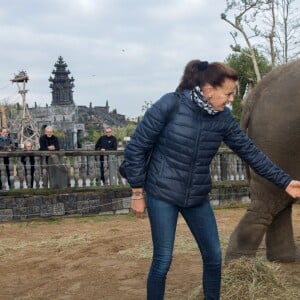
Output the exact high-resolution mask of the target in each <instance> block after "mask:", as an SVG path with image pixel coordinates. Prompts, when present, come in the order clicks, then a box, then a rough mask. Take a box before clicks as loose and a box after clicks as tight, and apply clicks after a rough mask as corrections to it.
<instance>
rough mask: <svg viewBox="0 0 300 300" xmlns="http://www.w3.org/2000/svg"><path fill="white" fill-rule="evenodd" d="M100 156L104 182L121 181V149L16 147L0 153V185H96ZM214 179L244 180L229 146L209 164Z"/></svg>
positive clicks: (122, 183)
mask: <svg viewBox="0 0 300 300" xmlns="http://www.w3.org/2000/svg"><path fill="white" fill-rule="evenodd" d="M100 156H102V157H103V162H102V163H103V167H104V177H105V184H107V185H113V186H115V185H124V184H126V180H124V179H123V178H122V177H121V176H120V174H119V173H118V166H119V164H120V163H121V161H122V160H123V157H124V153H123V151H79V150H77V151H76V150H75V151H56V152H50V151H27V152H24V151H15V152H1V153H0V172H1V177H0V179H1V183H2V184H1V186H0V188H2V189H3V190H10V189H28V188H31V187H32V188H35V189H44V188H49V187H54V188H59V187H67V186H68V187H86V186H99V185H103V184H104V183H103V182H101V174H100V165H101V161H100ZM210 170H211V176H212V180H213V182H222V181H244V180H245V167H244V164H243V162H242V161H241V159H240V158H239V157H238V156H236V155H235V154H234V153H233V152H232V151H230V150H228V149H221V150H220V151H219V152H218V153H217V154H216V156H215V157H214V159H213V161H212V163H211V166H210Z"/></svg>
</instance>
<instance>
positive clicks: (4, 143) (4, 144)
mask: <svg viewBox="0 0 300 300" xmlns="http://www.w3.org/2000/svg"><path fill="white" fill-rule="evenodd" d="M13 149H14V146H13V141H12V139H11V138H10V136H9V133H8V130H7V128H2V130H1V134H0V151H9V152H10V151H12V150H13ZM4 165H5V170H6V176H7V182H8V186H9V188H11V182H10V171H9V159H8V157H7V156H6V157H4ZM0 190H2V181H1V174H0Z"/></svg>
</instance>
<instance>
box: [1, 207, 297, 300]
mask: <svg viewBox="0 0 300 300" xmlns="http://www.w3.org/2000/svg"><path fill="white" fill-rule="evenodd" d="M244 212H245V208H237V209H232V208H231V209H218V210H215V214H216V218H217V222H218V226H219V232H220V239H221V242H222V247H223V248H224V249H225V247H226V246H227V243H228V238H229V235H230V233H231V232H232V230H233V229H234V227H235V226H236V224H237V223H238V221H239V219H240V218H241V216H242V215H243V214H244ZM293 222H294V233H295V238H296V242H297V245H298V246H299V247H300V205H295V207H294V210H293ZM223 252H225V251H223ZM258 255H259V256H264V246H263V245H262V246H261V247H260V250H259V253H258ZM150 258H151V243H150V232H149V224H148V220H147V219H143V220H140V219H136V218H135V217H133V216H128V215H127V216H125V215H123V216H101V217H99V216H97V217H85V218H61V219H56V220H35V221H28V222H9V223H0V299H1V300H2V299H5V300H10V299H15V300H21V299H22V300H23V299H43V300H44V299H59V300H60V299H61V300H62V299H64V300H67V299H72V300H73V299H75V300H77V299H92V300H93V299H107V300H127V299H128V300H139V299H145V282H146V276H147V271H148V267H149V263H150ZM281 269H282V270H283V271H284V272H285V273H286V276H288V278H290V280H291V282H293V285H294V286H295V287H297V288H298V289H299V295H300V264H299V263H289V264H281ZM200 283H201V259H200V255H199V254H198V250H197V248H196V245H195V243H194V241H193V238H192V236H191V234H190V232H189V230H188V228H187V226H186V224H185V223H184V221H183V220H182V219H181V218H180V219H179V220H178V230H177V238H176V245H175V253H174V259H173V263H172V266H171V270H170V272H169V275H168V281H167V289H166V299H170V300H171V299H172V300H177V299H178V300H179V299H180V300H181V299H188V297H189V295H191V293H192V291H193V290H194V289H195V288H196V287H197V286H199V285H200ZM299 299H300V296H299Z"/></svg>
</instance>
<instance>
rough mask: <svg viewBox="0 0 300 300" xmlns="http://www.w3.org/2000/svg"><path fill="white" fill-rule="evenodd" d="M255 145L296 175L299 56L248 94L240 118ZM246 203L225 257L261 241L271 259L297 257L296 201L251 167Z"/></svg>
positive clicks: (247, 251) (252, 252) (253, 249)
mask: <svg viewBox="0 0 300 300" xmlns="http://www.w3.org/2000/svg"><path fill="white" fill-rule="evenodd" d="M240 125H241V128H242V130H244V131H245V132H246V133H247V135H248V136H249V138H250V139H251V140H252V141H253V143H254V144H255V145H257V146H258V148H259V149H260V150H262V151H263V152H264V153H265V154H266V155H267V156H268V157H269V158H270V159H271V160H272V161H273V162H274V163H275V164H276V165H277V166H279V167H280V168H281V169H283V170H284V171H285V172H286V173H288V174H289V175H290V176H291V177H292V178H293V179H297V180H299V179H300V59H298V60H295V61H292V62H289V63H287V64H285V65H282V66H279V67H276V68H274V69H273V70H272V71H271V72H269V73H268V74H267V75H266V76H265V77H263V79H262V80H261V81H260V82H259V83H258V84H257V85H256V86H255V87H254V88H253V89H252V91H250V92H249V95H248V96H247V97H246V100H245V103H244V106H243V109H242V116H241V122H240ZM249 175H250V178H249V192H250V199H251V202H250V205H249V207H248V208H247V211H246V213H245V215H244V216H243V217H242V219H241V220H240V222H239V223H238V225H237V227H236V228H235V229H234V231H233V232H232V234H231V236H230V238H229V244H228V247H227V250H226V254H225V261H229V260H232V259H237V258H240V257H242V256H246V257H255V256H256V253H257V250H258V247H259V246H260V244H261V242H262V241H263V239H264V241H265V244H266V258H267V259H268V260H269V261H279V262H294V261H299V260H300V259H299V258H300V255H299V250H298V248H297V246H296V243H295V239H294V233H293V225H292V205H293V203H294V202H295V199H293V198H292V197H290V196H289V195H288V194H287V193H286V192H285V191H283V190H281V189H279V188H278V187H276V186H275V185H274V184H272V183H270V182H269V181H267V180H266V179H264V178H262V177H260V176H259V175H257V174H255V173H254V172H253V171H252V170H251V169H250V171H249Z"/></svg>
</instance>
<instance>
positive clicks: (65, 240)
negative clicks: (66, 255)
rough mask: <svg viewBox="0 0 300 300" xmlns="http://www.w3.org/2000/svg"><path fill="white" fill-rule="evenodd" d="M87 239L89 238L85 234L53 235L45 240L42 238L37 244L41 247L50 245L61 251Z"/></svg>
mask: <svg viewBox="0 0 300 300" xmlns="http://www.w3.org/2000/svg"><path fill="white" fill-rule="evenodd" d="M88 241H89V238H88V236H87V235H86V234H74V235H71V236H67V237H66V236H59V235H58V236H53V237H50V238H49V239H47V240H44V241H42V242H40V243H39V246H42V247H51V248H55V249H56V250H58V251H61V250H63V249H65V248H69V247H74V246H76V245H80V244H82V243H86V242H88Z"/></svg>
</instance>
